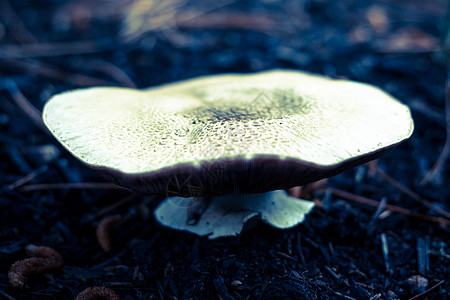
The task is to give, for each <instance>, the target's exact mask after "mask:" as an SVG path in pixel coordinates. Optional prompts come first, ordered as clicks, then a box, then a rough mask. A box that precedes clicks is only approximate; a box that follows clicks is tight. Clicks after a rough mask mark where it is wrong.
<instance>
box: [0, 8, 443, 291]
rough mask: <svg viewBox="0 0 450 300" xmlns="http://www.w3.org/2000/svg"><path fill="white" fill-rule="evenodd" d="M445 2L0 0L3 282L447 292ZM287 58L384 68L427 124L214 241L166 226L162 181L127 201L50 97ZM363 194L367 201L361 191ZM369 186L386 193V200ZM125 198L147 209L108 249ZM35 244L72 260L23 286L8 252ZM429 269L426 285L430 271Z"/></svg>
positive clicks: (362, 77) (262, 66) (377, 76)
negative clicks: (274, 221)
mask: <svg viewBox="0 0 450 300" xmlns="http://www.w3.org/2000/svg"><path fill="white" fill-rule="evenodd" d="M447 6H448V1H445V0H430V1H423V0H378V1H361V0H343V1H327V0H287V1H281V0H265V1H250V0H248V1H246V0H241V1H239V0H235V1H233V0H219V1H215V2H211V1H206V0H197V1H183V0H178V1H176V0H159V1H158V0H155V1H151V0H123V1H119V0H89V1H88V0H77V1H75V0H73V1H61V0H40V1H32V0H21V1H6V0H0V187H1V193H0V226H1V227H0V258H1V262H0V297H5V298H8V297H10V298H8V299H11V298H17V299H33V298H35V299H66V298H67V299H71V298H73V296H75V295H77V294H78V293H79V292H80V291H81V290H83V289H84V288H86V287H88V286H93V285H102V286H109V287H112V288H113V289H114V290H116V291H117V292H118V293H119V295H121V297H123V298H124V299H160V298H161V299H187V298H192V299H194V298H196V299H210V298H220V299H227V298H231V297H233V298H236V299H240V298H256V299H258V298H262V299H264V298H266V299H269V298H274V297H275V296H277V297H285V298H299V297H300V298H301V297H303V298H304V299H308V297H313V296H314V295H315V296H316V297H318V298H319V299H320V297H331V298H333V297H334V298H337V299H408V298H410V297H413V296H414V295H417V294H419V293H421V292H426V295H428V296H429V297H430V298H429V299H447V298H446V297H448V295H447V292H448V290H449V285H448V278H449V275H450V271H449V268H448V262H449V254H448V253H449V245H448V240H449V231H448V224H449V215H450V214H449V212H448V211H449V204H450V179H449V178H450V177H449V175H450V168H449V167H448V165H449V161H450V160H449V159H448V156H449V155H450V134H449V132H450V125H449V124H450V123H449V122H450V103H449V102H450V100H449V99H450V95H449V93H450V92H449V86H448V83H447V82H448V72H449V60H448V51H449V47H450V13H449V10H448V9H447ZM273 68H289V69H298V70H304V71H309V72H313V73H319V74H324V75H326V76H330V77H333V78H347V79H351V80H356V81H362V82H368V83H371V84H374V85H376V86H378V87H380V88H382V89H384V90H386V91H387V92H389V93H391V94H392V95H394V96H395V97H397V98H398V99H400V100H401V101H402V102H404V103H406V104H408V105H409V106H410V108H411V110H412V113H413V117H414V119H415V125H416V129H415V133H414V134H413V136H412V138H411V139H410V140H409V141H407V142H406V143H404V144H402V145H400V146H399V147H398V148H397V149H395V150H394V151H393V152H391V153H390V154H389V155H387V156H385V157H383V158H381V159H380V160H379V161H377V162H376V163H375V164H372V166H371V167H368V166H361V167H358V168H356V169H354V170H350V171H347V172H345V173H343V174H341V175H338V176H336V177H334V178H332V179H330V180H329V181H328V182H326V183H323V185H322V186H321V187H320V188H314V189H310V191H309V194H308V195H303V196H304V197H309V198H310V199H314V201H316V203H317V204H318V206H317V208H316V209H315V211H314V213H312V214H311V215H310V216H309V218H308V219H307V221H306V222H305V223H304V224H302V225H300V226H298V227H296V228H294V229H292V230H288V231H277V230H274V229H270V228H267V227H264V226H261V227H259V228H257V229H254V230H253V231H251V232H247V233H244V235H242V236H241V237H238V238H232V239H231V238H230V239H220V240H217V241H212V242H211V241H208V240H207V239H204V238H198V237H194V236H192V235H190V234H187V233H182V232H175V231H171V230H169V229H165V228H162V227H161V226H160V225H158V224H156V223H155V222H154V220H153V218H152V214H151V210H152V209H153V208H154V206H155V205H156V204H155V203H154V202H153V201H152V198H151V197H149V196H145V195H133V194H131V200H130V199H128V198H129V197H130V192H128V191H116V190H111V189H110V186H108V185H102V184H104V183H103V182H102V181H101V180H100V179H99V178H98V177H97V176H96V175H95V174H93V173H92V172H91V171H89V170H87V169H86V168H85V167H84V166H83V165H81V164H80V163H79V162H78V161H76V160H75V159H73V158H72V157H71V156H70V155H69V154H68V153H67V152H66V151H65V150H64V149H63V148H61V147H60V146H59V145H57V143H56V142H55V141H54V140H53V138H52V137H50V136H49V135H48V134H47V132H46V129H45V127H44V126H43V124H42V120H41V118H40V112H41V110H42V107H43V105H44V104H45V102H46V101H47V100H48V98H49V97H50V96H51V95H53V94H55V93H58V92H62V91H65V90H68V89H75V88H81V87H86V86H97V85H111V86H126V87H138V88H145V87H150V86H154V85H157V84H161V83H167V82H171V81H175V80H181V79H185V78H191V77H195V76H200V75H208V74H216V73H226V72H239V73H240V72H256V71H262V70H268V69H273ZM446 95H447V96H446ZM88 183H89V184H91V185H89V184H88ZM96 184H97V185H96ZM305 190H306V189H305ZM331 190H334V191H336V190H338V191H346V192H349V193H351V194H352V195H354V196H349V197H346V196H345V195H343V194H339V193H334V194H333V193H331V192H330V191H331ZM327 191H328V192H327ZM355 195H359V196H363V197H365V198H364V199H366V200H361V199H360V200H361V201H359V203H357V202H355V201H356V199H357V198H355ZM347 196H348V195H347ZM124 199H128V200H125V201H124V202H123V203H124V204H122V205H120V206H117V207H111V205H112V204H114V203H117V202H120V203H122V202H121V201H123V200H124ZM367 199H369V200H376V201H381V202H376V203H382V204H377V207H378V209H377V207H373V206H370V205H369V204H368V201H367ZM382 199H384V200H382ZM383 203H384V204H383ZM386 203H387V204H388V205H393V206H395V207H401V208H402V209H404V210H403V214H402V213H398V209H397V210H396V209H392V207H391V208H389V206H386ZM105 208H107V209H108V211H107V213H106V212H104V211H103V209H105ZM112 213H114V214H120V215H124V216H125V215H126V216H130V215H131V216H133V217H130V218H128V221H127V222H125V224H122V226H121V227H120V228H119V229H117V233H116V234H115V240H116V246H115V248H114V251H113V252H112V253H108V254H105V253H103V252H102V251H101V249H100V248H99V246H98V245H97V241H96V238H95V226H96V225H98V222H99V221H100V220H101V219H102V217H104V216H106V215H108V214H112ZM130 220H131V221H130ZM382 235H384V236H387V237H388V239H387V241H388V242H389V247H390V248H389V250H390V252H389V264H388V265H386V257H385V256H383V251H382V248H383V247H384V246H386V245H385V244H383V243H384V242H383V241H382V239H381V238H380V237H381V236H382ZM30 243H34V244H40V245H47V246H51V247H53V248H54V249H57V250H58V251H59V252H60V253H61V255H62V256H63V257H64V259H65V267H64V268H63V269H62V270H58V271H55V272H53V273H50V274H46V275H41V276H35V277H33V279H30V280H29V282H28V283H27V285H28V287H27V288H25V289H22V290H18V289H14V288H11V287H10V286H9V284H8V280H7V272H8V269H9V267H10V265H11V264H12V263H13V262H14V261H16V260H18V259H23V258H25V257H26V255H25V253H24V250H23V249H24V247H25V245H27V244H30ZM280 253H281V254H280ZM419 253H422V254H423V253H426V255H425V257H426V259H425V260H424V258H423V255H422V254H420V255H419ZM421 255H422V256H421ZM330 270H331V271H330ZM413 276H420V278H421V279H420V280H417V278H416V277H413ZM411 278H413V279H411ZM422 278H423V279H425V280H426V282H427V283H426V285H425V284H419V283H418V282H419V281H420V282H423V280H422ZM446 278H447V282H445V281H442V280H444V279H446ZM433 287H435V288H434V289H432V290H431V291H428V290H429V289H431V288H433ZM299 293H303V294H299ZM5 295H6V296H5ZM345 297H347V298H345ZM324 299H325V298H324Z"/></svg>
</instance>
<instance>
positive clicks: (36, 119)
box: [4, 79, 48, 133]
mask: <svg viewBox="0 0 450 300" xmlns="http://www.w3.org/2000/svg"><path fill="white" fill-rule="evenodd" d="M4 85H5V87H6V89H7V90H8V92H9V94H10V95H11V97H12V99H13V100H14V102H15V103H16V105H17V106H18V107H19V108H20V110H21V111H22V112H23V113H24V114H25V115H26V116H27V117H28V119H30V120H31V122H33V123H34V124H35V125H36V126H38V127H39V128H41V129H42V130H43V131H44V132H46V133H48V129H47V127H46V126H45V124H44V121H42V117H41V112H40V111H39V110H38V109H37V108H36V107H34V106H33V104H31V103H30V101H28V99H27V98H26V97H25V96H24V95H23V94H22V92H21V91H20V89H19V87H18V86H17V84H16V82H15V81H14V80H13V79H7V80H5V82H4Z"/></svg>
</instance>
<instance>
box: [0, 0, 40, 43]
mask: <svg viewBox="0 0 450 300" xmlns="http://www.w3.org/2000/svg"><path fill="white" fill-rule="evenodd" d="M0 18H1V20H2V21H3V23H4V24H5V25H6V26H7V27H8V29H9V32H10V33H11V34H12V36H13V37H14V39H15V40H16V41H17V42H19V43H20V44H22V43H37V39H36V38H35V37H34V36H33V35H32V34H31V32H30V31H29V30H28V28H27V27H26V26H25V24H24V23H23V22H22V20H21V19H20V18H19V16H18V15H17V14H16V12H15V11H14V9H13V8H12V7H11V5H10V4H9V2H8V1H6V0H3V1H0Z"/></svg>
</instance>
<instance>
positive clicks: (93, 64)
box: [82, 58, 137, 88]
mask: <svg viewBox="0 0 450 300" xmlns="http://www.w3.org/2000/svg"><path fill="white" fill-rule="evenodd" d="M82 65H83V69H89V70H98V71H100V72H102V73H104V74H106V75H108V76H111V77H112V78H114V80H115V81H116V82H117V83H119V84H120V85H121V86H124V87H129V88H136V87H137V86H136V84H135V83H134V81H133V80H132V79H131V78H130V76H128V75H127V73H125V72H124V71H123V70H122V69H121V68H119V67H117V66H116V65H114V64H112V63H110V62H108V61H106V60H103V59H96V58H92V59H88V58H82Z"/></svg>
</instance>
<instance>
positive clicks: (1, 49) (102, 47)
mask: <svg viewBox="0 0 450 300" xmlns="http://www.w3.org/2000/svg"><path fill="white" fill-rule="evenodd" d="M114 45H115V41H114V39H112V38H103V39H97V40H85V41H73V42H51V43H31V44H22V45H20V46H19V45H16V44H7V45H2V46H0V56H4V57H7V58H27V57H50V56H63V55H80V54H89V53H97V52H103V51H109V50H113V49H115V48H116V47H118V46H114Z"/></svg>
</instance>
